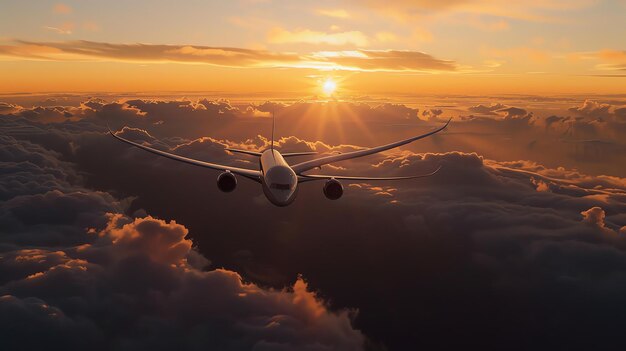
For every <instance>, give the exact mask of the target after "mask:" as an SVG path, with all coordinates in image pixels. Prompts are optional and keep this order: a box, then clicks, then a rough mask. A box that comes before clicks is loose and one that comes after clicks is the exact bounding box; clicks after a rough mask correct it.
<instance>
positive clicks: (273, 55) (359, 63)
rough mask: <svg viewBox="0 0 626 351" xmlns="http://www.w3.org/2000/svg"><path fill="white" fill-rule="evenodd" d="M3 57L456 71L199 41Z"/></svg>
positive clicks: (428, 63)
mask: <svg viewBox="0 0 626 351" xmlns="http://www.w3.org/2000/svg"><path fill="white" fill-rule="evenodd" d="M0 57H5V58H8V59H11V58H20V59H29V60H46V61H79V60H80V61H86V60H91V61H122V62H144V63H158V62H174V63H195V64H208V65H214V66H223V67H242V68H255V67H256V68H271V67H279V68H310V69H322V70H328V69H335V70H350V71H370V72H371V71H416V72H429V71H433V72H435V71H448V72H449V71H455V70H456V69H457V64H456V63H455V62H453V61H447V60H441V59H437V58H435V57H433V56H431V55H428V54H425V53H422V52H418V51H409V50H353V51H319V52H312V53H308V54H296V53H281V52H272V51H266V50H250V49H241V48H226V47H209V46H197V45H193V46H192V45H184V46H183V45H150V44H110V43H99V42H90V41H67V42H48V43H46V42H25V41H19V42H16V43H15V44H14V45H4V46H0Z"/></svg>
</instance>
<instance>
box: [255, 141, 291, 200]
mask: <svg viewBox="0 0 626 351" xmlns="http://www.w3.org/2000/svg"><path fill="white" fill-rule="evenodd" d="M259 163H260V168H261V185H262V187H263V193H265V196H266V197H267V199H268V200H269V201H270V202H271V203H273V204H274V205H276V206H287V205H289V204H290V203H292V202H293V200H295V199H296V195H297V193H298V176H297V175H296V173H295V172H294V171H293V169H291V167H289V165H288V164H287V161H285V159H284V158H283V156H282V155H281V154H280V152H278V151H277V150H273V149H269V150H265V151H264V152H263V153H262V154H261V157H260V158H259Z"/></svg>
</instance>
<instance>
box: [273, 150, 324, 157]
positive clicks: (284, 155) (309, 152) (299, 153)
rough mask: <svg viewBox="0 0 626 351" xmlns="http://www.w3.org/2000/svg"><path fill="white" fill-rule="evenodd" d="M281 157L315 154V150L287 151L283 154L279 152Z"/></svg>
mask: <svg viewBox="0 0 626 351" xmlns="http://www.w3.org/2000/svg"><path fill="white" fill-rule="evenodd" d="M281 155H283V157H294V156H307V155H317V152H315V151H307V152H287V153H285V154H281Z"/></svg>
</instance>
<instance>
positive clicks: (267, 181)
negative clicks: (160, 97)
mask: <svg viewBox="0 0 626 351" xmlns="http://www.w3.org/2000/svg"><path fill="white" fill-rule="evenodd" d="M449 123H450V120H448V122H446V123H445V125H444V126H442V127H440V128H438V129H436V130H434V131H432V132H429V133H426V134H422V135H418V136H415V137H412V138H409V139H405V140H400V141H396V142H394V143H390V144H386V145H382V146H378V147H373V148H369V149H363V150H357V151H352V152H346V153H342V154H335V155H330V156H325V157H320V158H317V159H313V160H310V161H305V162H301V163H297V164H294V165H290V164H288V163H287V161H285V157H294V156H305V155H313V154H316V152H294V153H284V154H281V153H280V152H279V151H278V150H276V149H275V148H274V122H273V121H272V139H271V144H270V145H271V146H270V148H269V149H267V150H265V151H263V152H255V151H248V150H238V149H231V148H227V149H226V150H228V151H231V152H237V153H242V154H248V155H253V156H257V157H259V165H260V169H259V170H254V169H246V168H238V167H232V166H226V165H220V164H215V163H209V162H205V161H200V160H194V159H191V158H187V157H184V156H180V155H176V154H172V153H169V152H165V151H161V150H157V149H154V148H152V147H149V146H146V145H142V144H138V143H136V142H133V141H130V140H127V139H124V138H122V137H121V136H118V135H116V134H115V133H114V132H113V131H111V130H110V129H109V133H110V134H111V135H112V136H114V137H115V138H117V139H119V140H121V141H123V142H125V143H128V144H130V145H133V146H136V147H138V148H140V149H143V150H146V151H148V152H152V153H154V154H157V155H160V156H164V157H167V158H170V159H173V160H176V161H181V162H185V163H189V164H192V165H195V166H200V167H205V168H211V169H215V170H220V171H223V173H221V174H220V175H219V176H218V177H217V186H218V188H219V189H220V190H221V191H223V192H231V191H233V190H235V188H236V187H237V178H236V177H235V175H239V176H242V177H245V178H249V179H252V180H254V181H256V182H258V183H261V186H262V188H263V193H265V196H266V197H267V199H268V200H269V201H270V202H271V203H272V204H274V205H276V206H281V207H282V206H287V205H289V204H290V203H292V202H293V200H295V198H296V195H297V193H298V184H300V183H303V182H308V181H313V180H326V184H324V189H323V190H324V195H325V196H326V197H327V198H328V199H330V200H337V199H339V198H340V197H341V196H342V195H343V185H341V183H340V182H339V180H362V181H376V180H401V179H414V178H422V177H428V176H431V175H433V174H435V173H437V171H439V168H441V167H439V168H437V169H436V170H435V171H433V172H431V173H428V174H420V175H413V176H405V177H381V178H372V177H349V176H333V175H319V174H305V172H307V171H310V170H312V169H315V168H321V166H323V165H326V164H329V163H333V162H338V161H343V160H349V159H353V158H357V157H363V156H367V155H372V154H375V153H378V152H381V151H385V150H389V149H393V148H396V147H399V146H402V145H405V144H408V143H411V142H413V141H416V140H419V139H423V138H426V137H428V136H431V135H433V134H436V133H439V132H440V131H442V130H444V129H445V128H446V127H447V126H448V124H449Z"/></svg>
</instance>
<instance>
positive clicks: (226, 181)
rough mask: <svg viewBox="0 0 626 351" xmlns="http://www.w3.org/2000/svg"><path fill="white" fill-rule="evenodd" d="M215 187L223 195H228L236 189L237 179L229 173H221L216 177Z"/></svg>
mask: <svg viewBox="0 0 626 351" xmlns="http://www.w3.org/2000/svg"><path fill="white" fill-rule="evenodd" d="M217 187H218V188H219V189H220V190H221V191H223V192H225V193H230V192H231V191H233V190H235V188H236V187H237V178H235V175H234V174H232V173H230V172H229V171H226V172H224V173H221V174H220V175H219V176H217Z"/></svg>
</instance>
